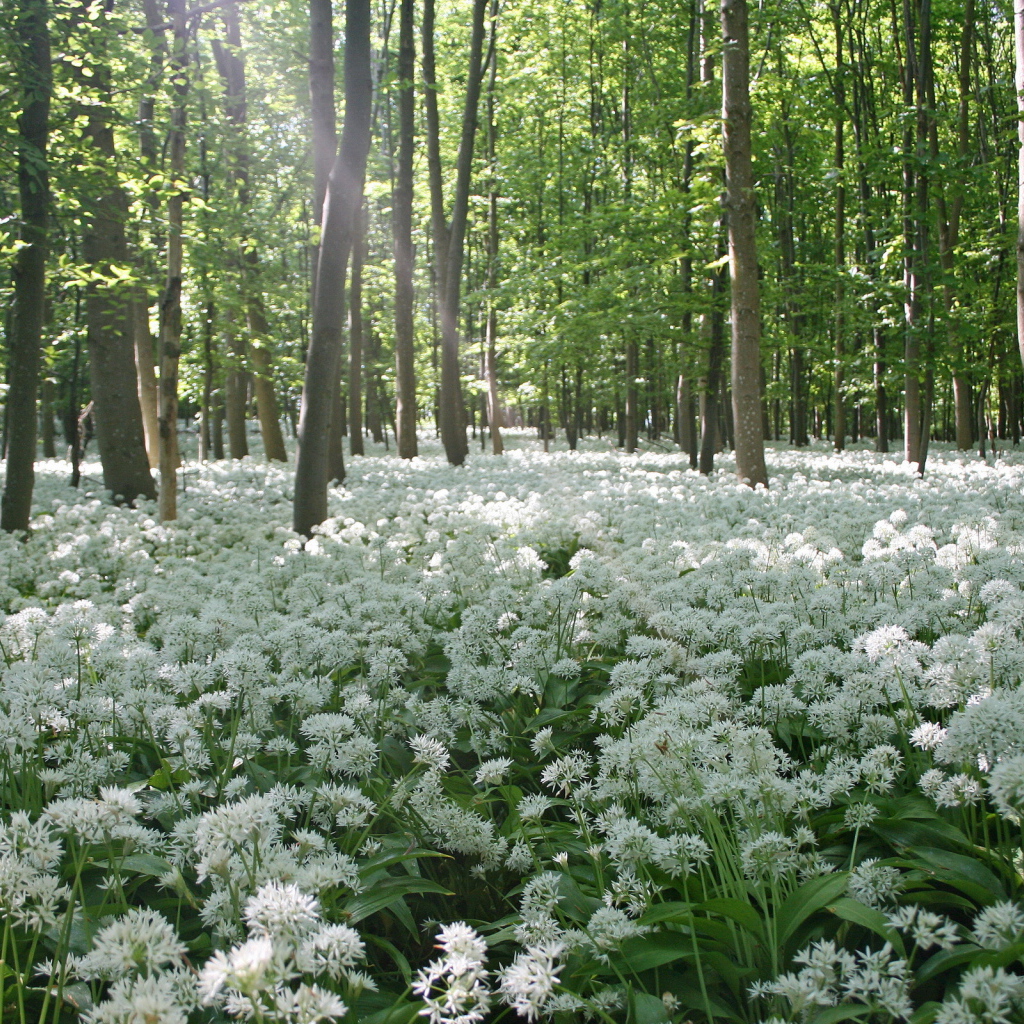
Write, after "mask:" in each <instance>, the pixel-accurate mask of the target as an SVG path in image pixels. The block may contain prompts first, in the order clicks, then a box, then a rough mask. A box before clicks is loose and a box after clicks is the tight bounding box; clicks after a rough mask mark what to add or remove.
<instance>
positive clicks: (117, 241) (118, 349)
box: [80, 8, 156, 503]
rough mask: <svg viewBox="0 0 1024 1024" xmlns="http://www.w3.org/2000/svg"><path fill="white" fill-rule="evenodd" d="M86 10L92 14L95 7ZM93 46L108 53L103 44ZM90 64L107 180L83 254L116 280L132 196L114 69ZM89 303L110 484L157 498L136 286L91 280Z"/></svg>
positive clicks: (99, 26) (93, 116)
mask: <svg viewBox="0 0 1024 1024" xmlns="http://www.w3.org/2000/svg"><path fill="white" fill-rule="evenodd" d="M83 13H85V14H86V15H88V11H86V12H83ZM99 19H100V20H98V19H97V18H96V17H92V18H88V17H87V18H86V19H85V21H86V24H87V25H88V26H89V27H88V29H87V31H90V32H96V33H99V32H102V31H103V30H104V24H103V20H102V19H105V11H104V10H103V9H102V8H100V11H99ZM97 41H102V40H90V42H94V45H95V42H97ZM88 49H89V51H90V52H95V51H96V50H98V51H99V52H102V50H100V48H99V47H98V46H96V47H95V50H94V46H90V47H88ZM84 70H85V69H83V72H84ZM91 71H92V73H91V74H90V75H89V76H88V77H87V76H86V75H85V74H84V73H83V74H82V76H81V78H80V85H81V86H82V88H83V89H88V88H90V87H92V88H93V89H95V91H96V96H95V97H94V99H95V100H96V101H97V102H94V103H93V104H91V105H90V106H89V108H88V111H89V114H88V121H87V123H86V127H85V133H84V139H85V142H86V144H87V146H88V147H89V148H90V149H91V150H92V151H93V153H94V155H95V164H96V167H97V169H98V176H99V177H100V180H98V181H96V183H95V184H96V186H97V190H96V194H95V198H93V199H92V201H91V202H90V201H89V198H88V197H85V201H84V203H83V207H84V209H85V210H86V211H87V214H86V222H85V229H84V232H83V236H82V255H83V256H84V258H85V262H86V263H87V264H88V265H89V266H90V267H91V268H92V269H93V271H94V272H95V273H96V274H99V275H102V276H103V277H106V278H108V279H109V278H110V277H112V276H113V270H114V269H115V268H118V269H120V268H124V269H127V267H128V266H129V256H128V239H127V237H126V236H125V222H126V220H127V217H128V202H127V199H126V197H125V194H124V191H123V190H122V189H121V187H120V186H119V185H118V183H117V170H116V152H115V149H114V129H113V127H112V125H111V123H110V119H111V116H112V111H111V108H110V102H111V85H110V69H109V68H108V67H106V66H104V65H103V64H102V62H101V60H97V61H96V63H95V65H94V66H93V68H92V69H91ZM85 309H86V336H87V339H88V347H89V379H90V384H91V387H92V399H93V402H94V406H93V422H94V423H95V425H96V445H97V447H98V448H99V453H100V462H101V464H102V467H103V485H104V487H106V488H107V490H108V491H110V493H111V494H112V495H113V496H114V499H115V500H116V501H125V502H129V503H130V502H132V501H134V500H135V499H136V498H138V497H145V498H150V499H153V498H155V497H156V485H155V483H154V481H153V476H152V474H151V473H150V471H149V458H148V455H147V452H146V442H145V433H144V429H143V422H142V408H141V405H140V403H139V395H138V375H137V372H136V366H135V345H134V340H133V335H134V323H133V302H132V292H131V290H130V289H129V288H126V287H125V286H123V285H122V286H120V287H116V288H112V287H110V286H109V285H103V284H101V283H99V282H97V281H92V282H90V284H89V285H88V288H87V289H86V301H85Z"/></svg>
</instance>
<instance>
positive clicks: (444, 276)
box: [423, 0, 487, 466]
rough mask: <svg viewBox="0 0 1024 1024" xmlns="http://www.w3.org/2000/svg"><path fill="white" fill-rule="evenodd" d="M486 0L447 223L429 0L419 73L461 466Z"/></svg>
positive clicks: (446, 379)
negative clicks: (469, 246) (464, 338)
mask: <svg viewBox="0 0 1024 1024" xmlns="http://www.w3.org/2000/svg"><path fill="white" fill-rule="evenodd" d="M486 12H487V0H473V15H472V34H471V37H470V52H469V72H468V74H467V76H466V96H465V101H464V104H463V113H462V132H461V136H460V139H459V153H458V157H457V160H456V165H455V191H454V197H453V200H452V214H451V221H450V223H449V224H445V222H444V206H443V193H442V181H441V160H440V141H439V125H440V122H439V119H438V113H437V96H436V89H437V81H436V75H435V68H434V0H426V2H425V4H424V11H423V77H424V80H425V82H426V86H427V89H426V94H425V96H424V102H425V106H426V113H427V162H428V169H429V176H430V190H431V220H432V222H433V233H434V255H435V260H436V261H437V289H438V291H437V304H438V318H439V319H440V322H441V395H440V417H441V441H442V443H443V444H444V450H445V454H446V455H447V457H448V461H449V462H450V463H451V464H452V465H453V466H461V465H462V463H463V462H464V461H465V459H466V455H467V454H468V451H469V445H468V442H467V440H466V425H465V413H464V410H463V404H462V383H461V379H460V369H459V303H460V297H461V285H462V263H463V256H464V252H465V241H466V222H467V215H468V212H469V186H470V181H471V177H472V171H473V141H474V139H475V137H476V121H477V108H478V106H479V101H480V91H481V84H482V81H483V72H484V68H483V62H482V55H483V41H484V19H485V15H486Z"/></svg>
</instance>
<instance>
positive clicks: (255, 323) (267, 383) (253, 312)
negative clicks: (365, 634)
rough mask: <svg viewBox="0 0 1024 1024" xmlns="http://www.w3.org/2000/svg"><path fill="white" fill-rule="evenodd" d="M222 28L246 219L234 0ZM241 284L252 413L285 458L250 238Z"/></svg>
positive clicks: (245, 149)
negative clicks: (248, 341) (251, 387)
mask: <svg viewBox="0 0 1024 1024" xmlns="http://www.w3.org/2000/svg"><path fill="white" fill-rule="evenodd" d="M224 28H225V38H226V40H227V44H228V45H227V47H224V46H221V45H220V44H219V43H218V42H217V41H216V40H215V41H214V51H213V52H214V56H215V57H216V60H217V69H218V71H219V72H220V75H221V78H222V79H223V82H224V93H225V96H224V99H225V106H226V108H227V119H228V124H229V126H230V131H231V136H232V138H231V139H230V142H229V146H230V148H231V150H232V151H233V152H232V156H233V160H232V166H231V177H232V180H233V184H234V186H235V192H236V195H237V196H238V206H239V209H240V211H241V213H242V216H243V217H244V216H245V215H246V212H247V211H248V208H249V203H250V194H249V143H248V140H247V139H246V136H245V131H246V122H247V119H248V114H247V110H246V102H247V101H246V87H245V58H244V56H243V52H242V34H241V29H240V26H239V22H238V4H237V0H228V2H226V3H225V4H224ZM238 264H239V268H240V270H241V280H242V286H243V288H244V291H245V313H246V321H247V324H248V327H249V336H250V345H249V349H250V360H251V362H252V366H253V371H254V372H253V390H254V391H255V394H256V413H257V415H258V416H259V421H260V436H261V437H262V439H263V451H264V454H265V455H266V457H267V459H268V460H269V461H271V462H286V461H287V460H288V456H287V453H286V452H285V448H284V436H283V435H282V433H281V422H280V419H279V418H278V411H277V396H276V395H275V394H274V370H273V355H272V354H271V349H270V325H269V324H268V323H267V313H266V306H265V305H264V302H263V293H262V292H261V291H260V281H259V264H260V260H259V253H258V251H257V250H256V248H255V245H254V244H253V243H252V242H251V240H249V241H247V242H246V243H245V246H244V250H243V251H242V252H241V253H240V254H239V257H238Z"/></svg>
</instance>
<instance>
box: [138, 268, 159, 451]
mask: <svg viewBox="0 0 1024 1024" xmlns="http://www.w3.org/2000/svg"><path fill="white" fill-rule="evenodd" d="M132 340H133V344H134V349H135V375H136V390H137V392H138V396H139V408H140V409H141V410H142V429H143V433H144V435H145V438H146V455H147V458H148V461H149V468H150V469H156V468H157V467H158V466H159V465H160V418H159V411H158V407H159V404H160V396H159V389H158V387H157V381H156V358H155V356H154V353H153V348H154V344H153V332H152V330H151V329H150V326H149V298H148V296H147V295H146V290H145V288H136V289H135V294H134V299H133V301H132Z"/></svg>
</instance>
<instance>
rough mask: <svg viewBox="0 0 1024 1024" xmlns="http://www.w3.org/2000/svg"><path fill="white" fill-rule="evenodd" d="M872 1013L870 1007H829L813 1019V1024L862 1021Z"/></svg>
mask: <svg viewBox="0 0 1024 1024" xmlns="http://www.w3.org/2000/svg"><path fill="white" fill-rule="evenodd" d="M870 1013H871V1007H870V1006H863V1005H861V1006H829V1007H826V1008H825V1009H824V1010H822V1011H821V1012H819V1013H817V1014H815V1015H814V1016H813V1017H812V1018H811V1024H836V1022H837V1021H841V1020H860V1019H861V1018H862V1017H867V1016H868V1014H870Z"/></svg>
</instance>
